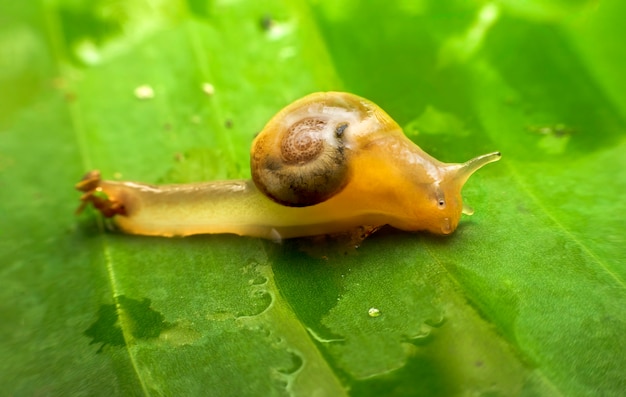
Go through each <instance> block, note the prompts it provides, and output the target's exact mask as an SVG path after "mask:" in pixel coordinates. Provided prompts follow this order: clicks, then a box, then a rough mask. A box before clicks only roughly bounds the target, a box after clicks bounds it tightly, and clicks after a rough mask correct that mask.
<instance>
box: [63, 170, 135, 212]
mask: <svg viewBox="0 0 626 397" xmlns="http://www.w3.org/2000/svg"><path fill="white" fill-rule="evenodd" d="M101 182H102V179H101V177H100V171H98V170H93V171H89V172H88V173H86V174H85V176H83V178H82V179H81V180H80V182H78V183H77V184H76V185H75V188H76V190H78V191H80V192H83V195H82V196H80V201H81V203H80V206H79V207H78V208H77V209H76V214H80V213H81V212H83V210H84V209H85V207H87V206H88V205H89V203H91V204H92V205H93V207H94V208H95V209H97V210H98V211H100V213H101V214H102V215H104V216H105V217H106V218H111V217H113V216H115V215H126V209H125V208H124V204H122V203H121V202H119V201H116V200H113V199H111V198H110V197H108V196H107V195H106V193H104V192H103V191H102V187H101V186H100V184H101Z"/></svg>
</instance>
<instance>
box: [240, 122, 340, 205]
mask: <svg viewBox="0 0 626 397" xmlns="http://www.w3.org/2000/svg"><path fill="white" fill-rule="evenodd" d="M346 128H347V124H345V123H342V122H341V121H335V120H330V119H328V118H326V117H321V115H309V116H308V117H304V118H302V119H298V120H294V121H293V122H292V123H289V124H288V125H281V126H280V129H279V131H273V130H272V131H273V134H272V135H271V136H270V135H269V132H268V130H267V129H266V130H264V131H263V132H262V133H261V135H260V136H259V137H257V139H256V140H255V142H254V144H253V154H252V156H251V170H252V179H253V180H254V182H255V184H256V186H257V188H258V189H259V190H261V191H262V192H263V193H265V195H267V196H268V197H270V198H271V199H272V200H274V201H276V202H278V203H280V204H283V205H287V206H291V207H306V206H310V205H315V204H318V203H321V202H323V201H326V200H328V199H329V198H330V197H332V196H333V195H334V194H336V193H338V192H339V191H341V189H342V188H343V187H344V186H345V184H346V183H347V181H348V173H349V167H348V162H347V161H346V150H345V146H344V143H343V133H344V130H345V129H346ZM276 137H280V139H279V140H278V139H276ZM277 149H278V150H277Z"/></svg>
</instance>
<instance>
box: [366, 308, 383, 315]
mask: <svg viewBox="0 0 626 397" xmlns="http://www.w3.org/2000/svg"><path fill="white" fill-rule="evenodd" d="M381 314H382V313H381V312H380V310H379V309H377V308H375V307H370V309H369V310H368V311H367V315H368V316H370V317H379V316H380V315H381Z"/></svg>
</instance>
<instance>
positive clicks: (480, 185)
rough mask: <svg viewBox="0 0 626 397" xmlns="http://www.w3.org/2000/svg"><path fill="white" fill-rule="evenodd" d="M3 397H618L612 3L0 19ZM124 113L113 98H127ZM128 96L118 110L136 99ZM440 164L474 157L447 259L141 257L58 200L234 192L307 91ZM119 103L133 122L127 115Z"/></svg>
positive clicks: (246, 245)
mask: <svg viewBox="0 0 626 397" xmlns="http://www.w3.org/2000/svg"><path fill="white" fill-rule="evenodd" d="M0 15H2V17H0V18H1V19H2V21H4V23H2V24H0V87H1V88H0V274H1V277H0V302H1V303H0V319H1V321H0V341H1V342H0V357H3V358H4V360H1V362H0V385H1V386H2V390H3V391H6V393H7V395H19V396H21V395H54V396H66V395H207V394H208V395H236V396H245V395H250V396H258V395H285V394H292V395H306V396H308V395H328V396H341V395H354V396H378V395H394V396H410V395H427V396H434V395H442V396H449V395H466V394H480V395H484V394H488V395H507V396H508V395H542V396H552V395H621V394H622V393H623V390H625V389H626V377H624V373H626V355H625V354H624V351H626V342H625V339H624V334H626V288H625V281H624V280H626V265H625V264H626V248H625V247H626V235H625V233H624V227H625V226H626V223H625V220H624V215H623V214H624V213H626V201H624V200H623V199H622V195H623V192H624V191H626V171H625V170H626V157H625V156H624V153H625V152H626V139H624V135H625V133H626V122H625V120H626V77H625V75H624V73H623V70H624V69H625V68H626V58H625V57H624V55H623V54H626V51H625V50H626V48H624V44H623V43H622V41H623V40H622V36H623V34H622V33H621V32H622V30H623V29H621V25H622V20H623V18H624V16H625V15H626V5H624V4H623V2H619V1H617V0H606V1H604V2H593V1H583V0H580V1H575V2H571V1H563V0H550V1H539V0H534V1H527V2H515V1H508V0H502V1H498V2H482V1H476V2H464V1H447V2H441V1H435V0H421V1H403V0H398V1H396V2H383V1H372V2H368V3H367V4H365V3H363V2H358V1H356V0H341V1H333V2H331V1H319V0H318V1H312V0H311V1H310V2H306V1H304V0H271V1H267V2H253V1H248V0H241V1H197V0H193V1H192V0H189V1H187V2H183V1H178V2H157V1H152V0H131V1H126V2H107V1H96V2H86V1H79V0H51V1H41V2H23V3H19V4H18V3H15V4H13V3H11V4H8V3H7V4H3V5H1V6H0ZM137 90H139V91H137ZM142 90H143V91H142ZM324 90H342V91H348V92H353V93H355V94H358V95H362V96H364V97H367V98H369V99H371V100H373V101H374V102H376V103H377V104H379V105H380V106H381V107H382V108H383V109H385V110H386V111H387V112H388V113H389V114H391V115H392V117H394V119H395V120H397V121H398V122H399V123H400V125H402V126H403V127H405V129H406V132H407V135H408V136H409V137H410V138H411V139H412V140H414V141H415V142H416V143H418V144H419V145H420V146H421V147H422V148H424V149H425V150H426V151H427V152H429V153H431V154H432V155H434V156H435V157H437V158H439V159H441V160H444V161H449V162H459V161H464V160H467V159H469V158H472V157H474V156H476V155H478V154H482V153H486V152H489V151H494V150H500V151H502V153H503V159H502V160H501V161H500V162H499V163H496V164H494V165H490V166H489V167H487V168H485V169H484V170H481V171H480V172H479V173H478V174H477V175H476V176H474V177H472V179H471V180H470V182H469V183H468V185H467V187H466V188H465V190H464V197H465V199H466V201H468V202H469V203H470V204H471V205H472V206H473V207H474V208H475V209H476V214H475V215H474V216H473V217H471V218H468V217H465V218H463V219H462V222H461V225H460V227H459V229H458V230H457V231H456V232H455V233H454V234H453V235H452V236H449V237H445V238H441V237H435V236H430V235H427V234H422V233H420V234H410V233H403V232H399V231H394V230H382V231H380V232H378V233H377V234H375V235H373V236H372V237H369V238H368V239H367V240H366V241H365V242H364V243H363V244H362V245H361V247H359V248H358V249H354V248H353V247H348V246H347V245H346V242H345V241H335V240H332V239H295V240H290V241H286V242H284V243H282V244H276V243H273V242H268V241H261V240H257V239H253V238H246V237H236V236H226V235H214V236H194V237H189V238H175V239H167V238H149V237H142V236H131V235H123V234H120V233H117V232H115V231H112V230H109V229H108V227H107V224H106V223H105V222H102V221H101V219H100V217H99V216H98V215H97V214H96V213H95V212H94V211H87V212H86V213H85V214H82V215H81V216H79V217H76V216H75V215H74V210H75V209H76V207H77V205H78V197H79V194H78V192H76V191H75V190H73V185H74V184H75V183H76V182H77V181H78V180H79V179H80V176H81V175H82V174H83V173H84V172H86V171H88V170H90V169H93V168H98V169H100V170H101V171H102V173H103V175H104V176H105V177H106V178H119V179H125V180H126V179H128V180H140V181H145V182H148V183H184V182H191V181H199V180H209V179H226V178H242V177H249V175H250V173H249V170H248V156H249V153H248V152H249V146H250V142H251V140H252V139H253V137H254V136H255V134H256V133H258V132H259V131H260V130H261V129H262V128H263V126H264V124H265V122H267V120H269V118H270V117H271V116H272V115H273V114H275V113H276V112H277V111H278V110H279V109H281V108H282V107H283V106H285V105H286V104H288V103H290V102H291V101H293V100H295V99H297V98H299V97H301V96H303V95H305V94H307V93H310V92H314V91H324ZM142 96H143V99H142V98H141V97H142Z"/></svg>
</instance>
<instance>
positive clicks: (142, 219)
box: [76, 92, 500, 240]
mask: <svg viewBox="0 0 626 397" xmlns="http://www.w3.org/2000/svg"><path fill="white" fill-rule="evenodd" d="M250 159H251V161H250V164H251V173H252V177H253V180H233V181H216V182H204V183H195V184H185V185H164V186H152V185H146V184H140V183H134V182H118V181H107V180H101V179H100V174H99V172H97V171H92V172H90V173H88V174H87V175H86V176H85V177H84V178H83V180H82V181H81V182H80V183H78V185H77V186H76V187H77V189H78V190H80V191H82V192H84V194H83V196H82V198H81V199H82V201H83V205H82V206H84V205H86V204H87V203H92V204H93V205H94V207H96V208H97V209H98V210H99V211H100V212H102V213H103V214H104V215H105V216H108V217H112V216H114V222H115V223H116V225H117V226H118V227H119V228H120V229H121V230H122V231H124V232H127V233H133V234H144V235H155V236H187V235H192V234H203V233H234V234H238V235H247V236H255V237H262V238H270V239H274V240H279V239H282V238H291V237H301V236H314V235H322V234H334V233H341V232H347V231H350V230H354V229H357V228H359V227H366V228H369V229H370V230H375V229H376V228H378V227H380V226H383V225H390V226H392V227H395V228H397V229H401V230H406V231H428V232H432V233H436V234H450V233H452V232H453V231H454V230H455V229H456V227H457V225H458V223H459V219H460V217H461V213H462V212H465V213H469V214H471V211H470V210H468V209H467V208H464V207H463V202H462V198H461V188H462V187H463V184H464V183H465V182H466V181H467V179H468V178H469V177H470V176H471V174H472V173H473V172H475V171H476V170H477V169H479V168H480V167H482V166H483V165H485V164H487V163H490V162H493V161H497V160H498V159H500V153H498V152H494V153H490V154H486V155H483V156H479V157H477V158H475V159H472V160H470V161H468V162H466V163H462V164H446V163H442V162H440V161H438V160H436V159H434V158H433V157H431V156H429V155H428V154H427V153H425V152H424V151H423V150H421V149H420V148H419V147H418V146H416V145H415V144H414V143H413V142H411V141H410V140H409V139H408V138H407V137H406V136H405V135H404V133H403V132H402V129H401V128H400V127H399V126H398V124H397V123H396V122H395V121H393V120H392V119H391V117H389V115H387V114H386V113H385V112H384V111H383V110H381V109H380V108H379V107H378V106H376V105H375V104H373V103H372V102H370V101H368V100H366V99H363V98H360V97H357V96H355V95H352V94H348V93H341V92H324V93H315V94H311V95H308V96H306V97H304V98H302V99H300V100H298V101H296V102H294V103H292V104H291V105H289V106H287V107H286V108H284V109H283V110H281V111H280V112H279V113H278V114H277V115H276V116H274V117H273V118H272V119H271V120H270V121H269V123H268V124H267V125H266V126H265V128H264V129H263V131H262V132H261V133H260V134H259V135H258V136H257V137H256V139H255V140H254V142H253V144H252V149H251V156H250ZM103 196H105V197H103ZM81 208H82V207H81Z"/></svg>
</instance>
